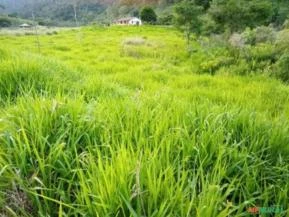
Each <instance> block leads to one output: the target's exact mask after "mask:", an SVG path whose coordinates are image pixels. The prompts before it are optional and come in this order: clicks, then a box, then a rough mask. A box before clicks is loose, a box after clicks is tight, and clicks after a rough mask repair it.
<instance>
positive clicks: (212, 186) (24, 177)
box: [0, 27, 289, 217]
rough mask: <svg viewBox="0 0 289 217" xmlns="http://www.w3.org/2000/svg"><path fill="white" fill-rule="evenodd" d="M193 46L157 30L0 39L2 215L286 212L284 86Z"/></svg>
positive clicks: (288, 162) (287, 104)
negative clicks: (275, 208) (217, 64)
mask: <svg viewBox="0 0 289 217" xmlns="http://www.w3.org/2000/svg"><path fill="white" fill-rule="evenodd" d="M192 49H193V50H192V51H191V52H192V53H191V54H190V55H189V54H188V52H187V48H186V43H185V41H184V39H183V36H182V34H181V33H179V32H178V31H176V30H174V29H172V28H163V27H137V28H135V27H109V28H104V27H86V28H81V29H71V30H67V29H66V30H57V32H54V33H53V34H50V33H48V34H45V33H43V34H40V35H39V36H36V35H34V34H29V35H25V34H9V35H7V34H6V35H0V106H1V107H0V216H43V217H44V216H45V217H46V216H99V217H105V216H111V217H115V216H117V217H128V216H132V217H138V216H139V217H141V216H147V217H168V216H171V217H179V216H187V217H191V216H199V217H206V216H208V217H210V216H218V217H224V216H250V215H251V214H250V212H249V211H248V210H250V208H252V207H273V206H278V207H280V209H278V212H276V213H275V214H274V216H286V215H287V216H288V213H287V212H288V209H289V206H288V205H289V199H288V198H289V182H288V180H289V119H288V118H289V87H288V85H287V84H286V83H284V82H282V81H280V80H277V79H276V78H275V77H274V76H271V75H270V74H268V73H265V72H264V73H263V72H262V73H261V72H257V73H231V72H230V70H232V69H234V67H241V61H239V62H238V63H236V62H234V61H231V62H230V61H229V58H230V57H231V56H230V55H231V54H232V53H230V52H228V50H227V48H224V47H222V46H219V48H218V49H217V48H216V47H212V48H204V46H203V45H201V43H199V42H194V44H193V46H192ZM212 55H214V56H212ZM224 55H227V56H226V58H225V59H226V60H228V61H229V63H228V62H226V61H225V62H222V61H221V62H222V63H221V65H222V67H220V68H219V67H218V70H215V69H214V73H211V72H212V70H213V69H212V67H211V65H214V64H213V63H212V61H215V62H218V60H219V59H218V56H219V57H220V56H221V57H220V58H223V59H224ZM213 58H214V59H213ZM231 58H233V57H231ZM260 68H261V66H260ZM219 69H220V70H219ZM251 69H252V68H250V70H251ZM262 216H266V214H265V215H262ZM268 216H269V215H268Z"/></svg>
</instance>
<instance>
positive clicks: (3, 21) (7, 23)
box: [0, 17, 12, 28]
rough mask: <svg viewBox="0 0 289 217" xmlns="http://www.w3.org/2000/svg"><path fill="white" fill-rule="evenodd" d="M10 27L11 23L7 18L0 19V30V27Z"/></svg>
mask: <svg viewBox="0 0 289 217" xmlns="http://www.w3.org/2000/svg"><path fill="white" fill-rule="evenodd" d="M10 26H12V22H11V20H10V19H9V18H7V17H0V28H1V27H10Z"/></svg>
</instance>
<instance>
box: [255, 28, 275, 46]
mask: <svg viewBox="0 0 289 217" xmlns="http://www.w3.org/2000/svg"><path fill="white" fill-rule="evenodd" d="M255 32H256V33H255V34H256V43H266V42H269V43H273V42H274V41H275V40H276V33H275V31H274V29H273V28H271V27H267V26H259V27H257V28H256V30H255Z"/></svg>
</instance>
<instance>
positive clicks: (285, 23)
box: [283, 19, 289, 29]
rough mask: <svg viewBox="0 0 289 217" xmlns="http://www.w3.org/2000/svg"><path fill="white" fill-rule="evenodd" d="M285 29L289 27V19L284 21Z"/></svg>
mask: <svg viewBox="0 0 289 217" xmlns="http://www.w3.org/2000/svg"><path fill="white" fill-rule="evenodd" d="M283 29H289V19H287V20H285V22H284V23H283Z"/></svg>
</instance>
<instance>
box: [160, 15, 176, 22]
mask: <svg viewBox="0 0 289 217" xmlns="http://www.w3.org/2000/svg"><path fill="white" fill-rule="evenodd" d="M173 18H174V16H173V15H172V14H166V15H162V16H160V17H159V20H158V24H160V25H172V24H173Z"/></svg>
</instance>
